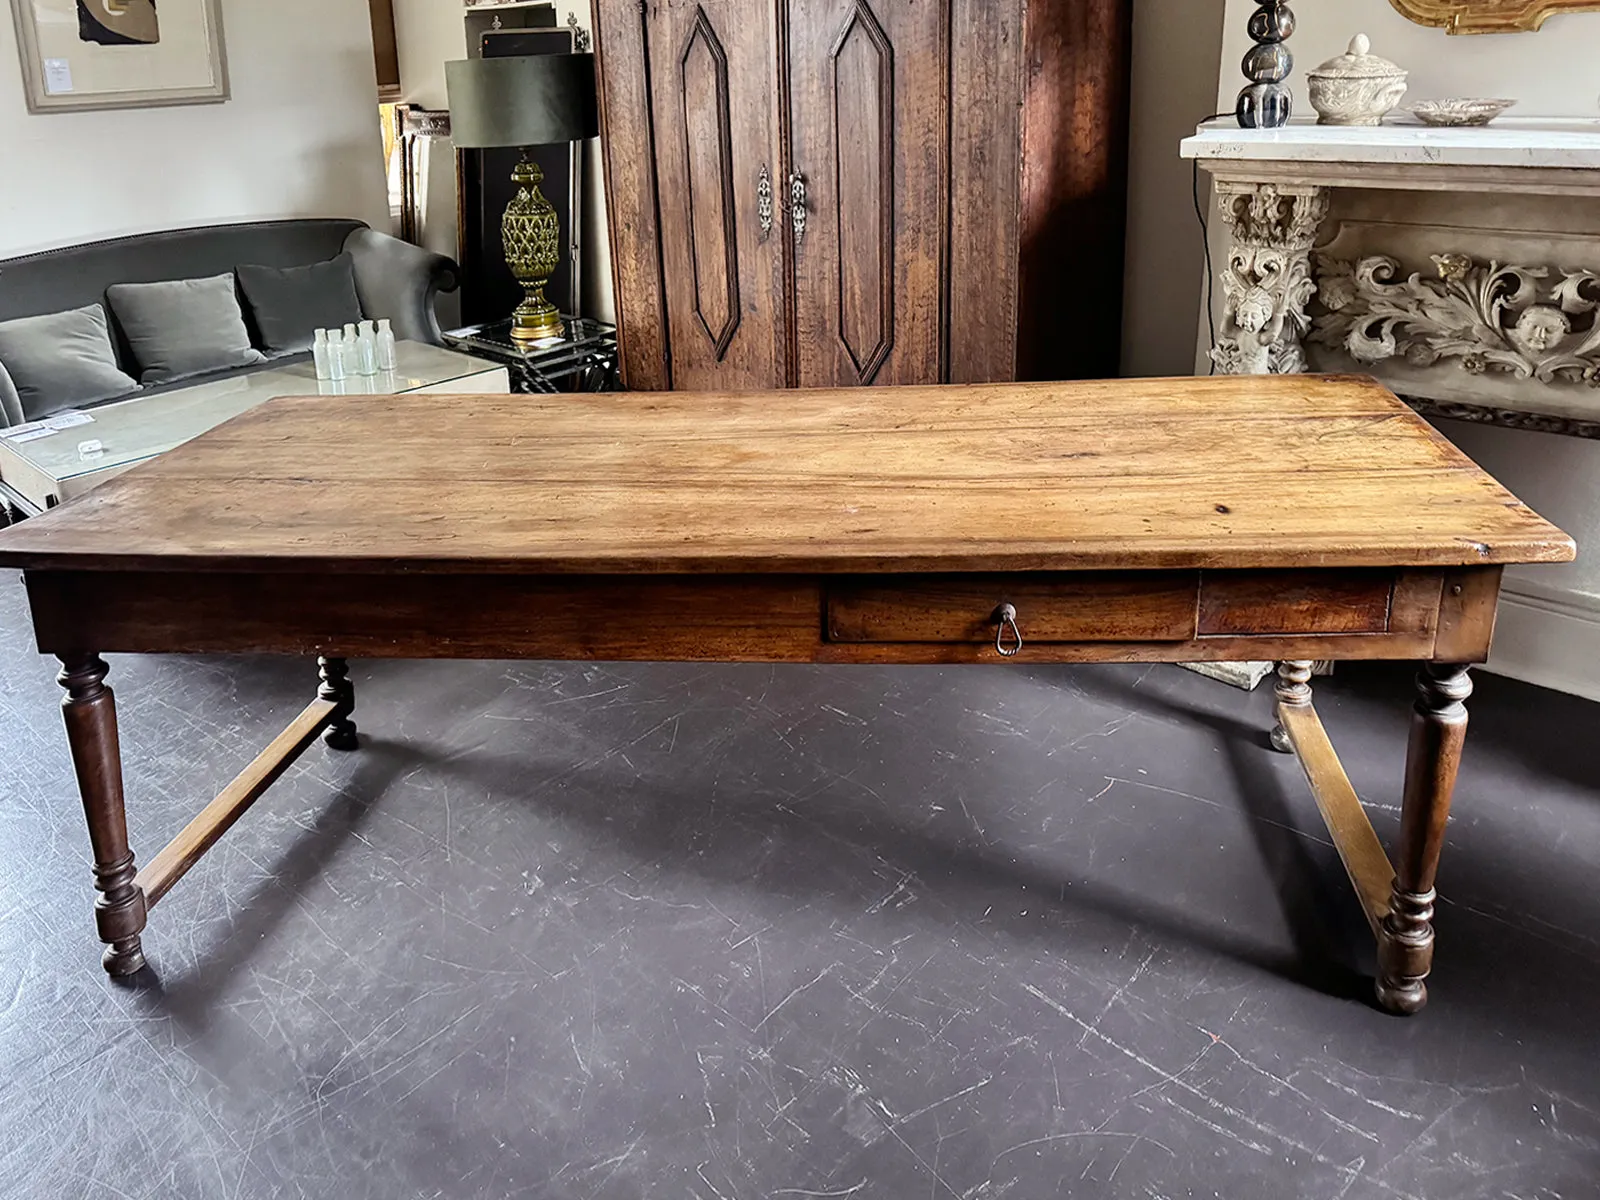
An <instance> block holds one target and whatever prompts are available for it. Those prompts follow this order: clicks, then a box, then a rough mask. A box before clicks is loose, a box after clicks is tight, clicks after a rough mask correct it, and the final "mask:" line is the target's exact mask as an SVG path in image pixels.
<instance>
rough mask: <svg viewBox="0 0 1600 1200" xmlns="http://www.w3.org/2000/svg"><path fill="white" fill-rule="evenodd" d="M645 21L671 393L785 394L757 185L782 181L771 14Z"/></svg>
mask: <svg viewBox="0 0 1600 1200" xmlns="http://www.w3.org/2000/svg"><path fill="white" fill-rule="evenodd" d="M647 20H648V30H647V33H648V42H649V51H648V53H649V69H650V82H651V116H652V119H653V123H654V136H655V147H656V174H657V196H658V199H659V204H660V214H661V225H660V231H661V270H662V276H663V280H662V282H663V285H664V293H665V299H666V311H667V324H668V332H669V336H670V344H671V347H672V351H671V352H672V386H673V387H674V388H677V389H680V390H700V389H720V388H729V389H739V388H749V389H759V388H773V387H782V386H783V385H784V383H785V330H786V328H787V313H786V310H785V305H784V289H783V248H782V242H781V240H780V234H781V232H782V231H781V228H780V227H779V225H778V219H777V217H776V216H774V217H773V218H772V222H771V228H770V230H768V229H767V228H765V226H766V224H767V222H766V221H765V220H764V217H763V214H764V213H765V212H766V211H767V210H766V203H765V199H764V195H763V190H764V189H763V186H762V178H763V171H765V174H766V178H767V179H768V180H769V181H775V180H777V179H778V178H779V176H781V174H782V171H781V168H780V166H779V162H778V158H777V153H778V147H779V145H780V143H779V138H778V128H777V125H778V120H777V118H778V104H777V69H776V63H775V51H774V47H775V45H776V37H775V33H774V29H773V19H772V12H771V9H770V7H769V6H768V5H765V4H754V3H751V2H750V0H699V2H698V3H696V2H695V0H689V2H687V3H685V2H684V0H661V2H660V3H654V4H652V5H651V7H650V9H649V15H648V18H647ZM769 186H771V187H774V188H775V187H776V183H770V184H769ZM774 204H775V201H774ZM626 239H627V232H626V231H625V230H624V231H620V236H619V238H618V245H619V246H620V247H621V248H622V249H623V251H624V252H625V251H626V246H627V240H626Z"/></svg>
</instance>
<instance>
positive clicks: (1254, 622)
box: [1200, 570, 1397, 637]
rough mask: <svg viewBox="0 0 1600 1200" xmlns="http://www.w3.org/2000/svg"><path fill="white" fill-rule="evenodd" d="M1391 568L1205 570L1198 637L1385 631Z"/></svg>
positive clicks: (1391, 595) (1392, 577) (1393, 575)
mask: <svg viewBox="0 0 1600 1200" xmlns="http://www.w3.org/2000/svg"><path fill="white" fill-rule="evenodd" d="M1396 579H1397V575H1396V573H1395V572H1394V571H1381V570H1380V571H1340V572H1338V573H1332V572H1328V571H1227V572H1213V571H1207V572H1206V573H1205V575H1204V576H1203V578H1202V580H1201V585H1200V636H1201V637H1225V636H1236V637H1249V636H1252V635H1253V636H1258V637H1259V636H1272V635H1283V634H1290V635H1293V634H1316V633H1387V632H1388V631H1389V614H1390V608H1391V605H1392V603H1393V600H1394V587H1395V581H1396Z"/></svg>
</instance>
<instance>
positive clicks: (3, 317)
mask: <svg viewBox="0 0 1600 1200" xmlns="http://www.w3.org/2000/svg"><path fill="white" fill-rule="evenodd" d="M345 252H348V253H349V254H350V256H351V258H352V259H353V260H354V271H355V285H356V293H357V296H358V297H359V299H360V302H361V308H362V311H363V314H364V315H365V316H366V317H369V318H371V319H373V320H376V319H378V318H384V317H386V318H388V319H389V321H390V322H391V323H392V325H393V328H394V332H395V336H396V337H397V338H400V339H409V340H412V341H420V342H430V343H432V344H434V345H439V344H440V343H441V342H442V338H441V336H440V329H439V321H438V317H437V316H436V315H435V313H434V299H435V297H436V296H437V295H438V294H439V293H440V292H441V291H446V292H448V291H454V290H455V289H456V288H457V287H459V286H460V270H459V268H458V267H457V266H456V264H455V263H454V262H453V261H452V260H451V259H449V258H446V257H444V256H443V255H439V254H434V253H432V252H431V251H428V250H423V249H420V248H419V247H416V246H413V245H410V244H409V243H406V242H402V241H400V240H398V239H397V238H392V237H390V236H388V235H387V234H383V233H378V232H377V231H376V230H373V229H370V228H368V227H367V226H366V225H364V224H362V223H361V222H359V221H349V220H334V219H321V218H318V219H307V220H289V221H255V222H250V223H246V224H237V225H210V226H203V227H200V228H195V229H177V230H170V231H166V232H161V233H148V234H140V235H138V236H135V237H124V238H117V239H115V240H112V241H104V242H92V243H87V244H84V245H80V246H67V247H63V248H61V249H57V250H46V251H43V252H40V253H37V254H28V255H24V256H22V257H20V258H12V259H4V260H0V322H4V321H8V320H11V319H13V318H18V317H33V316H40V315H43V314H46V313H58V312H63V311H66V310H69V309H75V308H81V307H83V306H85V305H90V304H96V303H102V304H103V303H104V302H105V300H106V292H107V289H108V288H110V287H111V286H112V285H114V284H124V283H158V282H164V281H167V280H178V279H193V278H200V277H204V276H215V275H221V274H226V273H228V272H232V271H234V270H235V269H236V268H237V267H239V266H242V265H253V266H266V267H278V268H286V267H302V266H307V265H310V264H312V263H319V262H324V261H326V260H328V259H332V258H334V257H336V256H338V255H340V254H342V253H345ZM105 309H106V314H107V318H108V322H109V325H110V334H111V341H112V343H113V347H114V349H115V352H116V356H117V359H118V364H119V365H120V366H121V367H122V368H123V369H124V370H125V371H127V372H128V373H129V374H131V375H133V376H134V377H135V378H137V377H138V374H139V371H138V368H137V366H136V364H135V362H134V358H133V354H132V349H131V347H130V345H129V343H128V339H127V337H126V336H125V334H124V333H123V331H122V330H121V329H120V328H119V326H118V323H117V318H116V314H115V311H114V310H113V308H112V306H111V305H109V304H107V305H105ZM283 361H284V360H283V359H281V358H280V359H276V360H270V361H268V362H267V363H265V364H258V365H253V366H246V367H237V368H233V369H230V370H224V371H219V372H216V373H213V374H211V375H208V376H203V377H199V378H195V377H190V378H187V379H184V380H182V381H180V382H177V383H173V384H167V385H158V386H154V387H145V388H141V389H140V391H139V392H138V393H136V394H138V395H149V394H153V393H155V392H158V391H167V390H171V389H175V388H182V387H189V386H192V385H194V384H196V383H201V382H205V381H206V380H207V379H216V378H226V377H228V376H230V375H240V374H247V373H249V372H251V371H259V370H263V369H265V368H266V367H272V366H281V365H282V363H283ZM14 407H15V404H5V405H0V408H6V409H11V408H14ZM20 415H21V414H20V411H19V412H9V413H5V414H3V415H0V425H6V424H12V423H15V422H16V420H17V419H18V417H19V416H20Z"/></svg>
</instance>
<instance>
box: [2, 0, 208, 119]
mask: <svg viewBox="0 0 1600 1200" xmlns="http://www.w3.org/2000/svg"><path fill="white" fill-rule="evenodd" d="M11 11H12V16H13V17H14V18H15V20H16V25H17V49H18V52H19V53H20V54H21V56H22V77H23V82H24V84H25V85H26V86H25V91H26V94H27V99H28V110H29V111H30V112H36V113H48V112H72V111H81V110H83V109H94V108H154V107H157V106H159V105H167V104H220V103H221V102H222V101H224V100H226V99H227V98H228V68H227V60H226V57H225V55H224V52H223V44H222V10H221V0H159V4H158V3H157V0H11Z"/></svg>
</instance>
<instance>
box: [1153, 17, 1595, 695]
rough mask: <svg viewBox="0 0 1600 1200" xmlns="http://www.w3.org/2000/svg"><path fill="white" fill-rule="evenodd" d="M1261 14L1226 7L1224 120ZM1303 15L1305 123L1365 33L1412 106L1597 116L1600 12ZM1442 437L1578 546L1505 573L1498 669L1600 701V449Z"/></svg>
mask: <svg viewBox="0 0 1600 1200" xmlns="http://www.w3.org/2000/svg"><path fill="white" fill-rule="evenodd" d="M1254 9H1255V5H1254V3H1252V2H1250V0H1228V3H1227V26H1226V30H1225V38H1224V43H1223V51H1222V75H1221V79H1220V81H1219V85H1218V91H1217V99H1218V104H1217V108H1218V109H1219V110H1221V109H1226V108H1229V107H1231V105H1232V103H1233V98H1234V96H1235V95H1236V93H1237V91H1238V89H1239V88H1240V87H1242V86H1243V85H1244V79H1243V77H1242V76H1241V75H1240V74H1239V68H1238V62H1239V59H1240V58H1241V57H1242V56H1243V54H1244V52H1245V50H1246V49H1247V48H1248V47H1249V45H1250V40H1249V38H1248V37H1247V36H1246V34H1245V24H1246V21H1247V20H1248V18H1249V14H1250V13H1251V12H1252V11H1254ZM1296 13H1297V15H1298V17H1299V28H1298V29H1297V31H1296V32H1295V35H1294V38H1293V40H1292V41H1291V42H1290V47H1291V48H1292V49H1293V51H1294V55H1295V60H1296V63H1295V75H1294V78H1293V80H1292V83H1293V85H1294V89H1295V106H1296V111H1297V113H1300V114H1310V113H1311V108H1310V105H1309V103H1308V102H1307V100H1306V93H1305V72H1306V71H1308V70H1310V69H1312V68H1314V67H1316V66H1318V65H1319V64H1320V63H1322V62H1324V61H1326V60H1327V59H1329V58H1331V57H1333V56H1334V55H1336V54H1339V53H1342V52H1343V51H1344V49H1345V47H1346V45H1347V44H1348V43H1349V40H1350V38H1351V37H1352V36H1353V35H1354V34H1356V33H1366V34H1367V35H1368V36H1370V37H1371V39H1372V47H1373V52H1374V53H1376V54H1381V55H1382V56H1384V57H1385V58H1389V59H1392V60H1394V61H1395V62H1397V63H1399V64H1400V65H1401V66H1403V67H1406V68H1407V69H1409V70H1410V71H1411V81H1410V82H1411V90H1410V93H1409V96H1408V99H1413V100H1415V99H1425V98H1429V97H1440V96H1508V97H1516V98H1518V99H1520V100H1521V101H1522V105H1521V107H1520V108H1519V109H1518V113H1519V115H1520V114H1527V115H1533V116H1590V117H1594V116H1600V66H1597V64H1600V14H1586V13H1585V14H1570V15H1567V16H1562V17H1552V18H1551V19H1550V21H1549V22H1548V23H1547V24H1546V25H1545V27H1544V29H1543V30H1542V31H1541V32H1539V33H1519V34H1498V35H1492V36H1472V37H1451V36H1449V35H1447V34H1446V33H1444V31H1443V30H1438V29H1430V28H1428V27H1426V26H1422V25H1414V24H1412V23H1411V22H1410V21H1408V20H1406V19H1405V18H1404V17H1402V16H1401V15H1400V14H1399V13H1397V12H1396V11H1395V10H1394V8H1393V7H1392V6H1391V5H1390V3H1389V0H1339V2H1338V3H1337V4H1330V3H1304V4H1300V5H1298V6H1297V7H1296ZM1174 153H1176V147H1174ZM1219 224H1220V223H1219V222H1215V221H1213V222H1212V232H1213V246H1214V247H1221V246H1222V245H1225V239H1223V238H1220V237H1219V236H1218V234H1219V230H1218V229H1217V226H1218V225H1219ZM1534 386H1537V385H1534ZM1439 427H1440V429H1441V431H1442V432H1443V433H1444V434H1445V435H1446V436H1447V437H1449V438H1450V439H1451V440H1452V441H1454V442H1455V443H1456V444H1457V445H1458V446H1460V447H1461V449H1462V450H1463V451H1465V452H1466V453H1467V454H1469V455H1471V456H1472V457H1473V458H1474V459H1476V460H1477V461H1478V462H1479V463H1481V464H1482V465H1483V466H1484V467H1485V468H1486V469H1487V470H1488V471H1489V472H1490V473H1491V474H1493V475H1494V476H1496V477H1497V478H1498V479H1499V480H1500V481H1501V482H1502V483H1504V484H1505V485H1506V486H1507V487H1509V488H1510V489H1511V490H1512V491H1513V492H1515V493H1517V494H1518V495H1519V496H1520V497H1521V498H1522V499H1523V500H1525V501H1526V502H1527V503H1528V504H1530V505H1532V506H1533V507H1534V508H1535V509H1536V510H1538V511H1539V512H1540V513H1542V514H1543V515H1544V516H1545V517H1547V518H1549V519H1550V520H1552V521H1554V522H1555V523H1556V524H1558V525H1560V526H1561V527H1562V528H1564V529H1566V530H1567V532H1569V533H1571V534H1572V535H1573V536H1574V537H1575V538H1576V539H1577V541H1578V561H1577V562H1576V563H1574V564H1572V565H1570V566H1547V567H1530V568H1513V569H1512V570H1511V571H1510V572H1508V578H1507V584H1506V594H1505V602H1504V603H1503V604H1502V606H1501V610H1500V624H1499V630H1498V633H1497V635H1496V639H1495V652H1494V659H1493V661H1492V662H1491V664H1490V666H1491V668H1492V669H1494V670H1497V671H1500V672H1502V673H1504V674H1507V675H1513V676H1516V677H1518V678H1522V679H1528V680H1530V681H1532V682H1535V683H1541V684H1544V685H1546V686H1549V687H1555V688H1559V689H1561V690H1563V691H1569V692H1574V693H1577V694H1579V695H1584V696H1588V697H1590V698H1593V699H1600V442H1597V441H1590V440H1585V439H1578V438H1564V437H1556V436H1553V435H1550V434H1542V433H1523V432H1519V431H1514V430H1508V429H1497V428H1493V427H1487V426H1478V425H1468V424H1465V423H1463V422H1458V421H1441V422H1439Z"/></svg>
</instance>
